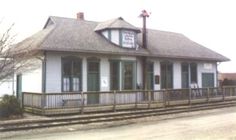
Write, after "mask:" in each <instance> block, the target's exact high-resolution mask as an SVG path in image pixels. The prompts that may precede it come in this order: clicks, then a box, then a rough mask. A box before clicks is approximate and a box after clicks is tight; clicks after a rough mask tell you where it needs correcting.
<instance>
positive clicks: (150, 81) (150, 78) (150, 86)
mask: <svg viewBox="0 0 236 140" xmlns="http://www.w3.org/2000/svg"><path fill="white" fill-rule="evenodd" d="M153 66H154V65H153V63H152V62H148V64H147V77H146V78H147V90H154V67H153ZM151 100H154V93H153V92H152V93H151Z"/></svg>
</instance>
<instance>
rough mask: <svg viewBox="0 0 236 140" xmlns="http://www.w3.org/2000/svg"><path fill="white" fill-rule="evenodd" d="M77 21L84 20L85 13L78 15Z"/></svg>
mask: <svg viewBox="0 0 236 140" xmlns="http://www.w3.org/2000/svg"><path fill="white" fill-rule="evenodd" d="M77 19H78V20H84V13H83V12H79V13H77Z"/></svg>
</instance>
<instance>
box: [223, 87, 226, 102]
mask: <svg viewBox="0 0 236 140" xmlns="http://www.w3.org/2000/svg"><path fill="white" fill-rule="evenodd" d="M222 96H223V102H224V101H225V88H224V87H222Z"/></svg>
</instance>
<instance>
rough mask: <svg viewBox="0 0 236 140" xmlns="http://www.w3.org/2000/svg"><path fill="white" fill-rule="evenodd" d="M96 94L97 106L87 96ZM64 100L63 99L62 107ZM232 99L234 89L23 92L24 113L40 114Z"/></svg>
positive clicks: (160, 106) (128, 108)
mask: <svg viewBox="0 0 236 140" xmlns="http://www.w3.org/2000/svg"><path fill="white" fill-rule="evenodd" d="M93 94H96V95H97V94H98V95H99V102H98V103H88V102H87V100H88V95H93ZM65 100H67V102H66V104H65V102H64V101H65ZM228 100H236V86H227V87H223V88H198V89H167V90H155V91H151V90H150V91H143V90H137V91H109V92H79V93H28V92H24V93H23V98H22V104H23V106H24V109H25V110H26V111H27V112H31V113H36V114H41V115H56V114H79V113H81V114H83V113H97V112H106V111H107V112H109V111H122V110H138V109H153V108H163V107H167V106H178V105H191V104H200V103H208V102H223V101H228Z"/></svg>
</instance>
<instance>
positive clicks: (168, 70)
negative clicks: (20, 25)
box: [17, 13, 229, 102]
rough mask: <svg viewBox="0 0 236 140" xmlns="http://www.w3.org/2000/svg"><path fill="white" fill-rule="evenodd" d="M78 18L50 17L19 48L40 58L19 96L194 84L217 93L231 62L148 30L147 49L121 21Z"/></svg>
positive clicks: (21, 77)
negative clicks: (223, 66) (220, 65)
mask: <svg viewBox="0 0 236 140" xmlns="http://www.w3.org/2000/svg"><path fill="white" fill-rule="evenodd" d="M77 17H78V18H77V19H71V18H62V17H49V18H48V20H47V22H46V25H45V26H44V28H43V30H41V31H40V32H38V33H36V34H35V35H33V36H31V37H29V38H27V39H25V40H24V41H22V42H21V43H19V44H18V48H20V49H25V48H28V47H29V46H30V48H31V49H32V50H38V51H40V52H41V56H40V58H38V59H36V61H37V62H39V63H38V65H39V68H38V69H37V70H35V71H33V72H28V73H18V74H17V75H18V76H17V81H18V82H17V87H18V90H17V93H18V94H20V93H21V91H25V92H40V93H61V92H79V91H110V90H135V89H139V88H142V87H144V84H143V81H146V87H147V89H151V90H159V89H166V88H168V89H169V88H170V89H171V88H174V89H178V88H188V87H190V85H191V84H193V83H194V85H196V86H198V87H216V86H217V62H222V61H228V60H229V59H228V58H226V57H224V56H222V55H220V54H218V53H216V52H214V51H212V50H210V49H208V48H205V47H203V46H202V45H200V44H198V43H196V42H193V41H191V40H190V39H188V38H187V37H185V36H184V35H182V34H178V33H173V32H166V31H159V30H153V29H147V48H143V46H142V44H143V43H142V33H141V29H139V28H137V27H135V26H133V25H131V24H129V23H128V22H126V21H125V20H124V19H123V18H121V17H120V18H116V19H112V20H109V21H105V22H94V21H86V20H85V19H84V18H83V13H78V16H77ZM144 59H145V63H146V64H144V63H143V61H144ZM144 65H145V68H146V73H145V77H146V80H143V75H144V74H143V70H144V68H143V67H144ZM33 85H34V86H33ZM99 98H100V97H99V95H96V96H94V95H93V96H91V97H88V102H99Z"/></svg>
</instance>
